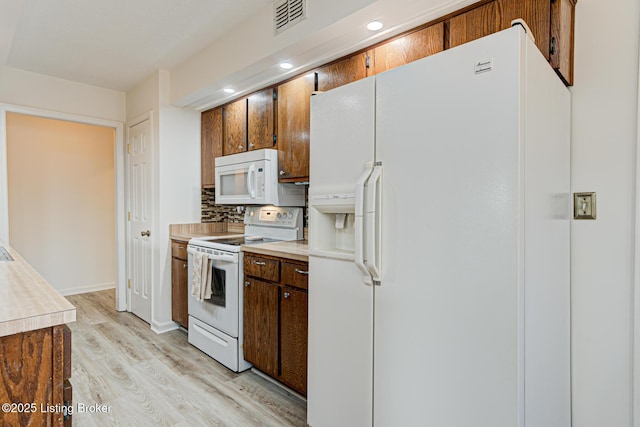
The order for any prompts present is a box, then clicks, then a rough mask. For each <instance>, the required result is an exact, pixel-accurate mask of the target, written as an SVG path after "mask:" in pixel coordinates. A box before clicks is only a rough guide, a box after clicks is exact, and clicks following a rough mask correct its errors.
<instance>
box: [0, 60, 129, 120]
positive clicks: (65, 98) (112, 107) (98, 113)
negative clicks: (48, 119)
mask: <svg viewBox="0 0 640 427" xmlns="http://www.w3.org/2000/svg"><path fill="white" fill-rule="evenodd" d="M0 102H4V103H7V104H13V105H19V106H22V107H32V108H39V109H43V110H49V111H55V112H59V113H68V114H76V115H79V116H85V117H95V118H99V119H105V120H112V121H117V122H124V120H125V94H124V92H118V91H115V90H110V89H104V88H100V87H96V86H91V85H87V84H83V83H76V82H72V81H69V80H63V79H59V78H56V77H49V76H45V75H42V74H36V73H31V72H29V71H22V70H17V69H15V68H10V67H3V68H0Z"/></svg>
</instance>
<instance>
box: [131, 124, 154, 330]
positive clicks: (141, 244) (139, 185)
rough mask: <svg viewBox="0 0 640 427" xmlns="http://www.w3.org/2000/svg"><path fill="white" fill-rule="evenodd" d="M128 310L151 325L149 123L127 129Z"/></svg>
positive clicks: (150, 142)
mask: <svg viewBox="0 0 640 427" xmlns="http://www.w3.org/2000/svg"><path fill="white" fill-rule="evenodd" d="M128 152H129V236H128V244H129V255H128V256H129V260H128V261H129V263H128V265H129V295H130V297H129V310H130V311H131V312H132V313H133V314H135V315H136V316H138V317H140V318H141V319H142V320H144V321H145V322H148V323H150V322H151V264H152V261H151V252H152V239H153V236H151V225H152V220H153V214H152V206H151V191H152V180H151V176H152V175H151V174H152V141H151V126H150V121H149V120H144V121H143V122H141V123H138V124H136V125H135V126H132V127H130V128H129V147H128Z"/></svg>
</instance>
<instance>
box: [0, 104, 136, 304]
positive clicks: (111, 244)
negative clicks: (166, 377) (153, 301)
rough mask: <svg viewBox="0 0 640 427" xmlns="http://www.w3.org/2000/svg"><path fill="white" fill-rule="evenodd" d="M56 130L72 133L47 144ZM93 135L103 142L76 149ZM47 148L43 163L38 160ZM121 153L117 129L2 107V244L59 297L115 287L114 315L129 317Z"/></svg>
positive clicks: (73, 117)
mask: <svg viewBox="0 0 640 427" xmlns="http://www.w3.org/2000/svg"><path fill="white" fill-rule="evenodd" d="M54 128H55V129H56V132H54V133H53V134H56V133H57V131H59V130H67V131H68V130H71V133H69V134H67V135H66V136H61V135H63V133H60V134H59V135H58V136H55V137H53V136H52V135H48V136H47V135H46V134H47V133H49V131H51V130H52V129H54ZM46 129H49V131H46ZM43 131H44V133H43ZM92 131H97V133H96V134H97V135H100V134H101V135H102V136H101V138H102V142H101V143H96V144H93V145H94V146H92V147H90V149H86V148H87V146H90V145H92V144H90V142H91V141H86V142H88V144H85V147H84V149H83V148H81V147H82V144H81V143H80V142H79V141H80V140H82V138H83V137H84V138H89V139H92V138H93V137H87V135H89V134H91V132H92ZM85 132H89V133H86V134H85ZM73 135H75V136H73ZM94 136H95V135H94ZM52 137H53V138H54V139H56V138H57V139H58V140H57V141H51V140H50V138H52ZM76 137H77V138H76ZM9 139H11V141H9ZM98 139H100V138H98ZM46 140H49V143H52V145H51V146H48V144H46V143H45V141H46ZM52 146H55V147H56V148H55V150H53V151H50V152H48V154H47V156H46V157H43V156H42V155H41V154H43V153H39V152H37V150H43V151H46V150H49V149H51V148H52ZM97 146H100V147H97ZM123 146H124V131H123V124H122V123H119V122H113V121H108V120H101V119H95V118H89V117H82V116H76V115H70V114H65V113H57V112H51V111H46V110H38V109H32V108H25V107H17V106H11V105H6V104H0V240H3V241H5V242H7V243H8V244H9V245H12V246H14V238H15V246H17V247H16V250H18V252H25V253H24V254H23V256H25V258H26V259H27V261H29V262H30V263H32V264H33V266H34V267H35V268H36V269H37V270H41V274H43V275H44V276H45V278H47V279H48V280H49V281H50V282H51V283H52V285H53V286H54V287H56V288H57V289H58V290H59V291H60V292H61V293H63V294H68V295H69V294H73V293H80V292H88V291H92V290H97V289H98V288H107V287H114V286H115V288H116V307H115V308H116V309H117V310H119V311H124V310H127V293H126V280H125V277H126V276H125V274H126V271H125V221H124V206H125V203H124V202H125V199H124V195H125V191H124V154H123V149H122V148H123ZM92 151H96V152H92ZM104 156H107V157H108V159H100V157H104ZM92 168H98V169H100V170H98V171H97V173H94V172H96V171H93V172H91V169H92ZM62 169H64V170H62ZM51 173H53V174H54V175H55V176H50V177H48V176H47V175H48V174H51ZM83 174H84V175H83ZM47 178H50V179H47ZM79 180H85V181H88V180H93V181H92V182H77V181H79ZM105 180H107V181H108V182H106V183H105ZM61 187H66V188H61ZM108 187H110V189H109V188H108ZM92 189H93V190H94V191H93V192H92V191H91V190H92ZM67 190H68V191H67ZM105 192H106V193H108V194H105ZM101 195H102V197H101ZM108 199H110V200H108ZM14 205H15V206H14ZM104 210H110V211H111V212H107V213H105V212H102V211H104ZM98 217H101V219H100V221H96V219H97V218H98ZM104 218H107V220H106V222H102V220H103V219H104ZM109 222H110V224H109ZM102 227H104V228H108V229H109V230H108V233H109V234H110V236H106V237H105V236H103V234H104V233H103V232H102V231H104V230H101V231H98V230H97V228H102ZM100 240H103V241H105V244H104V247H102V248H98V245H99V244H100ZM38 245H39V246H38ZM104 251H107V252H110V253H109V254H105V252H104ZM87 254H89V255H88V256H87ZM101 261H103V262H104V264H103V265H101V264H100V262H101ZM109 270H110V271H109ZM92 274H93V276H92ZM65 275H66V276H67V279H66V280H65V279H64V277H65ZM47 276H49V277H47Z"/></svg>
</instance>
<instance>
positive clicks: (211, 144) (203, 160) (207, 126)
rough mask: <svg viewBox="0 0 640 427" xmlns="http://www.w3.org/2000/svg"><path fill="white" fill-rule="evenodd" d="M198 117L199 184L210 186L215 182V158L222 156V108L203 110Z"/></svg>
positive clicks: (205, 186) (204, 186) (213, 185)
mask: <svg viewBox="0 0 640 427" xmlns="http://www.w3.org/2000/svg"><path fill="white" fill-rule="evenodd" d="M200 119H201V124H200V176H201V184H202V188H212V187H215V184H216V174H215V166H216V163H215V160H216V157H220V156H222V108H221V107H220V108H214V109H213V110H208V111H204V112H203V113H202V115H201V117H200Z"/></svg>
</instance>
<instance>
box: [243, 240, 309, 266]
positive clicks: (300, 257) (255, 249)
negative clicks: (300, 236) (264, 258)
mask: <svg viewBox="0 0 640 427" xmlns="http://www.w3.org/2000/svg"><path fill="white" fill-rule="evenodd" d="M240 249H241V250H242V251H244V252H251V253H254V254H261V255H271V256H276V257H280V258H288V259H294V260H297V261H309V246H308V244H307V241H306V240H293V241H286V242H274V243H262V244H257V245H242V246H240Z"/></svg>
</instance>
